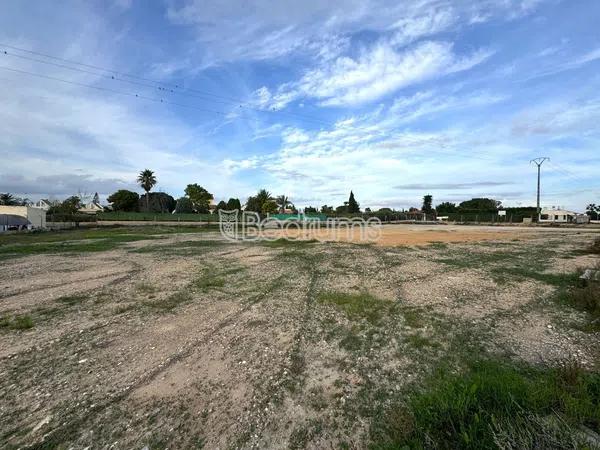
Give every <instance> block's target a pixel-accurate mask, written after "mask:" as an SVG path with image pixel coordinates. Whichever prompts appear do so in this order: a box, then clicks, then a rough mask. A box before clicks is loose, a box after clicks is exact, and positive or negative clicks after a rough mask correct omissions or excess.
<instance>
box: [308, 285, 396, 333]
mask: <svg viewBox="0 0 600 450" xmlns="http://www.w3.org/2000/svg"><path fill="white" fill-rule="evenodd" d="M318 301H319V302H320V303H324V304H332V305H336V306H337V307H338V308H339V309H341V310H342V311H343V312H344V313H346V315H347V316H348V318H349V319H353V320H356V319H366V320H367V321H368V322H370V323H371V324H373V325H374V324H377V322H379V321H380V320H381V318H382V317H383V314H384V313H385V312H386V310H388V308H389V305H388V302H386V301H385V300H381V299H379V298H377V297H373V296H372V295H370V294H368V293H366V292H362V293H360V294H348V293H344V292H322V293H321V294H319V296H318Z"/></svg>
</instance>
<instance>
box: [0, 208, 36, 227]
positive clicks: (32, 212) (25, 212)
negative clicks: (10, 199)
mask: <svg viewBox="0 0 600 450" xmlns="http://www.w3.org/2000/svg"><path fill="white" fill-rule="evenodd" d="M0 214H2V215H6V216H20V217H24V218H25V219H27V222H28V223H27V229H32V228H46V211H44V210H43V209H42V208H34V207H32V206H4V205H0ZM0 225H1V224H0ZM6 228H8V227H6Z"/></svg>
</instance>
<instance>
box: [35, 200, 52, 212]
mask: <svg viewBox="0 0 600 450" xmlns="http://www.w3.org/2000/svg"><path fill="white" fill-rule="evenodd" d="M29 206H33V207H34V208H40V209H43V210H44V211H48V210H49V209H50V207H51V206H52V202H51V201H50V200H48V199H45V198H42V199H40V200H38V201H37V202H35V203H32V204H31V205H29Z"/></svg>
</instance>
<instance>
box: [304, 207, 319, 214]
mask: <svg viewBox="0 0 600 450" xmlns="http://www.w3.org/2000/svg"><path fill="white" fill-rule="evenodd" d="M317 212H318V211H317V208H315V207H313V206H307V207H306V208H304V214H316V213H317Z"/></svg>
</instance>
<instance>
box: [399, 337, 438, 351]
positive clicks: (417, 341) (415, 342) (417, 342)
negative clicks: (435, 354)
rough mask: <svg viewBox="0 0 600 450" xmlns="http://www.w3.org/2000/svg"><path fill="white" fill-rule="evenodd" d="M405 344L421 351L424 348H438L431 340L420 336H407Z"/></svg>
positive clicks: (436, 343)
mask: <svg viewBox="0 0 600 450" xmlns="http://www.w3.org/2000/svg"><path fill="white" fill-rule="evenodd" d="M405 340H406V342H407V343H408V344H409V345H410V346H412V347H414V348H417V349H423V348H426V347H430V348H438V347H440V343H439V342H436V341H434V340H433V339H431V338H429V337H427V336H423V335H422V334H409V335H408V336H406V338H405Z"/></svg>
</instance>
